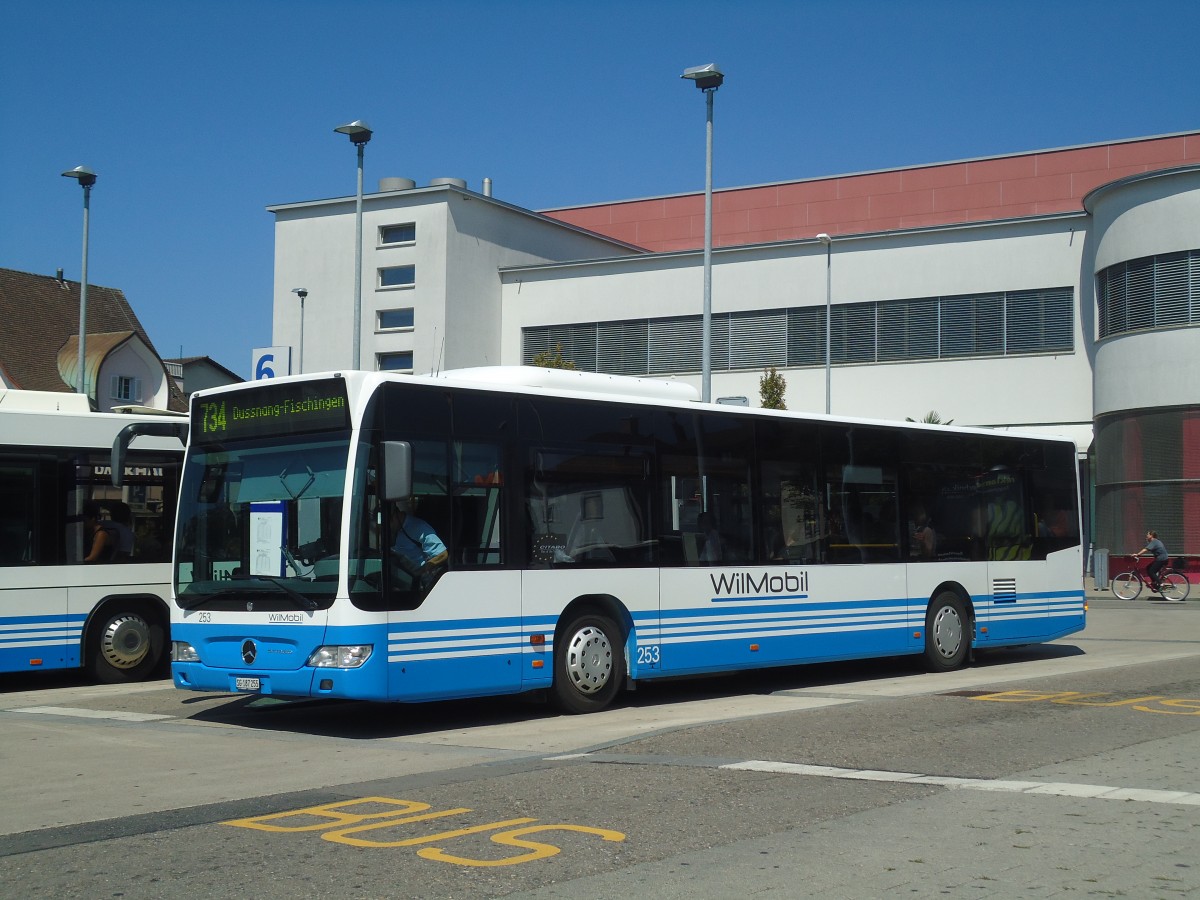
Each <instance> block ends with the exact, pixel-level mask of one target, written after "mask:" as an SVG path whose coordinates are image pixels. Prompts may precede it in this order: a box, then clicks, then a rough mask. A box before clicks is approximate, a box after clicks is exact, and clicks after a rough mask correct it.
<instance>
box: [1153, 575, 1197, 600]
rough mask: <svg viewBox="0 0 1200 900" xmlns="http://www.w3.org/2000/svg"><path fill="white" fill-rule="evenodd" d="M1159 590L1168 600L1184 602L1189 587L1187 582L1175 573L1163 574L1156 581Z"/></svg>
mask: <svg viewBox="0 0 1200 900" xmlns="http://www.w3.org/2000/svg"><path fill="white" fill-rule="evenodd" d="M1158 583H1159V590H1160V591H1161V593H1162V595H1163V596H1164V597H1166V598H1167V599H1168V600H1186V599H1187V595H1188V589H1189V588H1190V585H1189V584H1188V580H1187V579H1186V578H1185V577H1184V576H1183V575H1181V574H1179V573H1178V572H1175V571H1168V572H1164V573H1163V575H1162V577H1161V578H1160V579H1159V581H1158Z"/></svg>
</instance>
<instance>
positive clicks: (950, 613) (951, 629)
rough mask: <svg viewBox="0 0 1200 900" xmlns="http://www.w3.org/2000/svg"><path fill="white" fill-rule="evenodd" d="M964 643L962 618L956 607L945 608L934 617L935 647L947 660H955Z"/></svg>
mask: <svg viewBox="0 0 1200 900" xmlns="http://www.w3.org/2000/svg"><path fill="white" fill-rule="evenodd" d="M962 641H963V622H962V617H961V616H959V614H958V610H956V609H955V608H954V607H952V606H943V607H942V608H941V609H939V610H938V611H937V614H936V615H935V616H934V617H933V645H934V646H935V647H937V651H938V653H940V654H941V655H942V656H943V657H944V658H945V659H953V658H954V656H955V654H956V653H958V650H959V648H960V647H961V646H962Z"/></svg>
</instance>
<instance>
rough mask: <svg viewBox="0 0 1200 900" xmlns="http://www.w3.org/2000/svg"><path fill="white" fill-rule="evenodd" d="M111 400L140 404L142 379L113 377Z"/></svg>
mask: <svg viewBox="0 0 1200 900" xmlns="http://www.w3.org/2000/svg"><path fill="white" fill-rule="evenodd" d="M112 398H113V399H114V400H124V401H125V402H126V403H141V402H142V379H140V378H134V377H133V376H132V375H114V376H113V377H112Z"/></svg>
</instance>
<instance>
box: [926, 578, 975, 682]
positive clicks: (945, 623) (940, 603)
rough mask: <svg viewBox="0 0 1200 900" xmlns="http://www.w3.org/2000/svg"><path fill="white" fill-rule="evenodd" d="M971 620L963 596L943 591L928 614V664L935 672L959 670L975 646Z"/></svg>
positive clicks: (934, 600) (934, 599)
mask: <svg viewBox="0 0 1200 900" xmlns="http://www.w3.org/2000/svg"><path fill="white" fill-rule="evenodd" d="M970 621H971V620H970V619H969V618H968V616H967V610H966V607H965V606H964V605H963V600H962V597H960V596H959V595H958V594H956V593H954V592H953V591H942V592H941V593H940V594H938V595H937V596H936V597H934V598H933V602H932V603H930V604H929V612H927V613H926V614H925V664H926V666H927V667H928V668H929V670H930V671H931V672H949V671H951V670H953V669H957V668H958V667H959V666H961V665H962V664H963V662H964V661H965V660H966V658H967V650H969V649H970V646H971V637H970V634H971V632H970Z"/></svg>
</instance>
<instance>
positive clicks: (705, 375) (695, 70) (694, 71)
mask: <svg viewBox="0 0 1200 900" xmlns="http://www.w3.org/2000/svg"><path fill="white" fill-rule="evenodd" d="M680 77H682V78H686V79H687V80H688V81H691V82H694V83H695V85H696V87H697V88H699V89H700V90H702V91H704V105H705V108H706V110H707V115H706V116H705V132H706V133H705V142H704V316H703V319H702V327H701V342H700V395H701V399H702V400H703V401H704V402H705V403H710V402H711V401H712V160H713V94H715V93H716V92H717V88H719V87H720V86H721V85H722V84H723V83H724V81H725V73H724V72H722V71H721V69H720V67H719V66H717V64H716V63H708V64H707V65H703V66H692V67H691V68H690V69H684V70H683V75H682V76H680Z"/></svg>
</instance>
